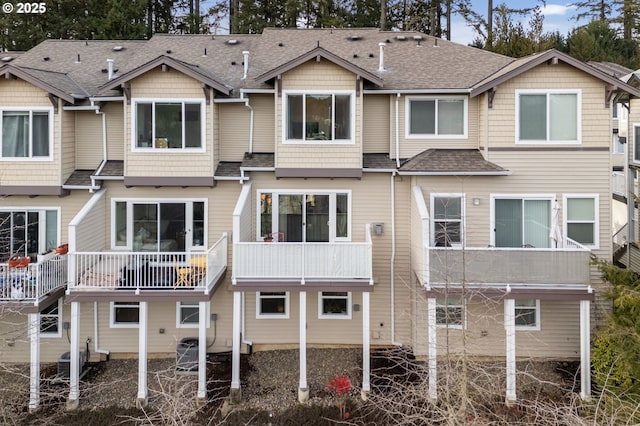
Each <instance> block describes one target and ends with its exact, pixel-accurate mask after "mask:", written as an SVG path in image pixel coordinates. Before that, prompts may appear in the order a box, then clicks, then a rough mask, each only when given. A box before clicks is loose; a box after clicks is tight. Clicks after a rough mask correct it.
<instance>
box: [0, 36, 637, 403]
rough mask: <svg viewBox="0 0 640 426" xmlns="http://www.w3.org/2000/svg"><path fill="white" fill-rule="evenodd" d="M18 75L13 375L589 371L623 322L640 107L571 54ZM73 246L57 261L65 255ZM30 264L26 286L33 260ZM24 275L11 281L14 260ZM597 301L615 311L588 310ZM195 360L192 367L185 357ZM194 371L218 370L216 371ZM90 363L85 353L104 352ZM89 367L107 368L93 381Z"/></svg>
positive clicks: (335, 55) (32, 69)
mask: <svg viewBox="0 0 640 426" xmlns="http://www.w3.org/2000/svg"><path fill="white" fill-rule="evenodd" d="M1 61H2V66H1V67H0V77H2V78H1V79H0V110H1V114H0V120H1V121H2V135H1V138H0V147H1V150H0V196H1V198H0V262H3V263H2V264H0V271H1V272H0V280H1V282H2V293H1V300H2V301H1V303H0V306H2V318H3V319H4V321H3V323H2V326H1V327H2V330H3V331H2V336H3V339H2V341H1V342H0V358H1V359H2V361H4V362H20V361H24V360H25V359H30V360H31V364H30V365H31V386H30V395H31V397H30V407H31V408H35V407H37V406H38V404H39V380H40V363H45V362H56V361H58V360H59V359H60V357H61V356H62V355H63V354H65V353H67V354H66V355H67V359H68V362H69V366H70V367H69V383H70V389H69V400H68V403H69V406H70V407H73V406H75V405H77V404H78V401H79V400H80V399H81V398H82V396H81V395H80V392H79V376H80V373H81V370H82V367H83V364H84V363H86V362H94V361H98V360H105V359H110V358H116V357H124V356H134V357H137V359H138V360H139V375H138V391H137V397H138V399H139V401H140V403H141V404H144V403H145V401H146V398H147V395H148V390H147V388H148V387H147V360H148V359H149V357H150V356H162V355H166V356H175V354H176V350H177V349H180V348H182V349H183V350H185V351H186V350H189V349H193V350H194V352H192V353H191V354H190V355H191V356H192V357H193V358H192V361H193V362H194V364H196V365H197V367H198V391H197V397H198V398H201V399H204V398H206V391H207V389H206V368H205V366H206V360H207V353H215V352H231V353H232V356H231V358H232V380H231V396H232V400H239V399H240V398H241V395H240V390H241V382H240V354H241V353H248V352H250V351H251V350H260V349H261V348H267V347H268V348H278V347H295V348H298V349H299V352H300V356H299V365H298V366H290V368H295V369H297V370H298V372H299V383H298V384H297V385H298V388H299V399H300V400H302V401H304V400H305V399H306V398H307V397H308V384H307V375H306V367H307V366H306V350H307V348H308V347H310V346H315V345H330V346H353V345H357V346H361V347H362V377H361V378H359V380H358V382H359V385H360V387H361V389H362V391H363V392H364V393H366V392H368V391H370V380H369V375H370V367H369V365H370V361H369V353H370V350H371V348H372V347H389V346H394V345H402V346H406V347H409V348H411V350H412V351H413V353H414V354H415V356H416V357H419V358H421V359H424V360H425V361H427V362H428V366H429V396H430V397H431V398H434V399H435V398H437V396H438V381H437V377H438V365H439V364H438V360H439V357H441V356H443V355H445V354H450V355H454V356H456V355H460V354H463V353H464V354H470V355H473V356H481V357H492V358H498V359H503V360H504V362H505V366H506V388H505V389H504V391H505V398H506V400H507V401H513V400H515V399H516V396H517V392H516V390H517V388H516V380H515V378H516V360H517V359H521V358H535V359H548V358H554V359H575V360H580V361H581V373H582V375H581V379H582V395H583V397H588V396H589V392H590V377H589V357H590V355H589V345H590V331H591V329H592V328H593V327H594V326H596V325H597V324H598V322H599V321H600V320H601V319H602V312H603V311H605V310H606V309H607V306H606V303H605V302H604V301H603V298H602V297H601V296H602V294H603V289H604V283H603V282H602V281H601V279H600V276H599V274H598V271H597V269H596V268H595V267H594V266H591V265H590V256H592V255H595V256H597V257H600V258H603V259H610V258H611V256H612V244H611V235H612V232H611V228H612V226H611V211H612V207H611V206H612V203H611V197H612V196H611V194H612V191H611V168H612V164H611V161H612V160H611V158H612V157H611V138H612V120H611V114H612V113H611V109H612V105H613V102H614V99H615V100H621V99H626V98H628V97H630V96H640V90H639V89H638V88H636V87H633V86H632V85H629V84H626V83H624V82H623V81H621V80H619V79H617V78H615V77H614V76H612V75H611V74H610V73H607V72H604V71H602V70H601V69H598V68H596V67H592V66H590V65H588V64H585V63H582V62H580V61H577V60H575V59H573V58H571V57H569V56H567V55H565V54H563V53H560V52H558V51H554V50H551V51H547V52H542V53H539V54H536V55H532V56H529V57H526V58H522V59H513V58H508V57H505V56H501V55H497V54H494V53H490V52H487V51H483V50H479V49H475V48H471V47H467V46H461V45H458V44H455V43H451V42H447V41H445V40H441V39H437V38H433V37H430V36H427V35H424V34H420V33H416V32H386V31H380V30H377V29H323V30H295V29H266V30H265V31H264V32H263V33H262V34H261V35H224V36H221V35H215V36H212V35H193V36H189V35H182V36H178V35H160V34H158V35H155V36H154V37H152V38H151V39H150V40H147V41H67V40H48V41H45V42H43V43H41V44H40V45H38V46H36V47H35V48H33V49H31V50H30V51H28V52H25V53H22V54H6V56H5V57H3V58H2V59H1ZM65 244H68V247H63V248H61V249H60V250H58V251H62V252H64V251H65V250H63V249H64V248H68V252H67V253H66V254H60V253H57V252H56V250H55V249H56V248H57V247H59V246H61V245H65ZM24 258H28V260H29V261H30V263H29V264H28V265H25V264H20V263H19V262H20V261H21V260H22V261H24V262H25V263H26V259H24ZM10 259H11V261H10ZM592 302H595V303H592ZM186 338H191V339H190V340H188V341H189V342H190V343H194V345H195V346H188V349H185V347H186V343H185V342H186V341H185V340H184V339H186ZM194 348H197V349H194ZM87 349H88V351H87ZM87 353H88V354H89V357H88V358H89V359H86V358H87Z"/></svg>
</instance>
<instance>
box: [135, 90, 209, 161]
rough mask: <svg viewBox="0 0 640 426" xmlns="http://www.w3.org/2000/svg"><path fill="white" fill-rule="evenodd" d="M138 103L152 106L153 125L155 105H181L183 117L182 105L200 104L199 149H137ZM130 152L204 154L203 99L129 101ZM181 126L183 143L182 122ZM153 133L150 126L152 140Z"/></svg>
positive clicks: (204, 110) (204, 106) (205, 142)
mask: <svg viewBox="0 0 640 426" xmlns="http://www.w3.org/2000/svg"><path fill="white" fill-rule="evenodd" d="M139 103H151V104H153V105H154V106H153V108H152V109H151V117H152V121H153V122H154V123H155V115H156V109H155V104H157V103H182V105H183V108H182V111H183V115H184V104H185V103H188V104H200V147H199V148H191V147H184V148H170V149H169V148H154V147H153V146H151V147H148V148H147V147H144V148H143V147H138V146H137V140H138V134H137V133H138V132H137V131H138V121H137V112H138V104H139ZM130 109H131V114H130V116H131V123H130V124H131V152H147V153H149V152H153V153H154V154H155V153H158V154H168V155H170V154H178V153H192V152H206V150H207V146H206V145H207V133H206V130H207V125H206V124H207V122H206V116H207V114H206V102H205V100H204V99H201V98H133V99H131V108H130ZM182 123H183V125H182V132H183V135H182V136H183V137H182V140H183V143H184V141H185V139H184V138H185V135H184V120H183V121H182ZM154 132H155V129H154V128H153V126H152V136H151V138H152V139H153V138H154V137H155V135H154V134H153V133H154Z"/></svg>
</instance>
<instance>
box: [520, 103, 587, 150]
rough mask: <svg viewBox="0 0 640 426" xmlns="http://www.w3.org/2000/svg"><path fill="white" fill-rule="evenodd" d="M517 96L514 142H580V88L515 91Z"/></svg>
mask: <svg viewBox="0 0 640 426" xmlns="http://www.w3.org/2000/svg"><path fill="white" fill-rule="evenodd" d="M517 97H518V101H517V108H518V114H517V121H516V122H517V123H518V124H517V140H518V142H521V143H536V142H553V143H579V142H580V114H581V112H580V111H581V110H580V92H578V91H549V92H542V91H540V92H533V91H518V92H517Z"/></svg>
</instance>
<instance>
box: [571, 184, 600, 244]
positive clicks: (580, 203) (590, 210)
mask: <svg viewBox="0 0 640 426" xmlns="http://www.w3.org/2000/svg"><path fill="white" fill-rule="evenodd" d="M565 206H566V208H567V211H566V216H565V221H566V222H565V223H566V226H565V229H566V230H567V237H569V238H571V239H572V240H574V241H576V242H578V243H580V244H583V245H585V246H589V247H597V246H598V196H597V195H566V196H565Z"/></svg>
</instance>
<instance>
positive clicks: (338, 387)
mask: <svg viewBox="0 0 640 426" xmlns="http://www.w3.org/2000/svg"><path fill="white" fill-rule="evenodd" d="M352 387H353V386H352V385H351V380H349V378H348V377H347V376H336V377H334V378H333V379H331V380H329V383H327V387H326V389H327V390H328V391H335V392H336V393H337V394H338V395H344V394H346V393H349V391H350V390H351V388H352Z"/></svg>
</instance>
